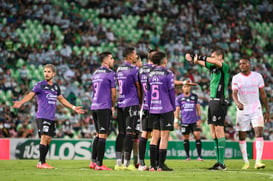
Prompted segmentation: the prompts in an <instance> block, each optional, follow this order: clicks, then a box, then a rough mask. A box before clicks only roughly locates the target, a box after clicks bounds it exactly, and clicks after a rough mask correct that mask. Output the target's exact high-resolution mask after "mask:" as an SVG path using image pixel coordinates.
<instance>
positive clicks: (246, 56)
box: [240, 55, 250, 62]
mask: <svg viewBox="0 0 273 181" xmlns="http://www.w3.org/2000/svg"><path fill="white" fill-rule="evenodd" d="M241 59H244V60H248V61H249V62H250V60H249V59H250V57H249V56H248V55H242V56H241V58H240V60H241Z"/></svg>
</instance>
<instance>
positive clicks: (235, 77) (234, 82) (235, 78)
mask: <svg viewBox="0 0 273 181" xmlns="http://www.w3.org/2000/svg"><path fill="white" fill-rule="evenodd" d="M231 89H232V90H238V82H237V76H233V77H232V83H231Z"/></svg>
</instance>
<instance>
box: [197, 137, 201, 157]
mask: <svg viewBox="0 0 273 181" xmlns="http://www.w3.org/2000/svg"><path fill="white" fill-rule="evenodd" d="M195 145H196V149H197V154H198V156H199V157H201V153H202V142H201V140H196V141H195Z"/></svg>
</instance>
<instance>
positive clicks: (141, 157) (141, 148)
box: [139, 137, 147, 166]
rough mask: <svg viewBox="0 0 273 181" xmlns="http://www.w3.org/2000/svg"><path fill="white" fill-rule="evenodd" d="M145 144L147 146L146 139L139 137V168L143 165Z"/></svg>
mask: <svg viewBox="0 0 273 181" xmlns="http://www.w3.org/2000/svg"><path fill="white" fill-rule="evenodd" d="M146 144H147V139H146V138H143V137H141V138H140V140H139V163H140V165H141V166H144V165H145V162H144V159H145V153H146Z"/></svg>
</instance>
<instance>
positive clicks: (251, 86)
mask: <svg viewBox="0 0 273 181" xmlns="http://www.w3.org/2000/svg"><path fill="white" fill-rule="evenodd" d="M263 87H264V79H263V77H262V75H261V74H260V73H258V72H252V71H251V72H250V74H249V75H248V76H246V75H244V74H242V73H238V74H236V75H235V76H233V78H232V90H238V100H239V101H240V102H241V103H242V104H243V105H244V110H243V112H244V114H251V113H254V112H256V111H257V110H261V103H260V98H259V88H263Z"/></svg>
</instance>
